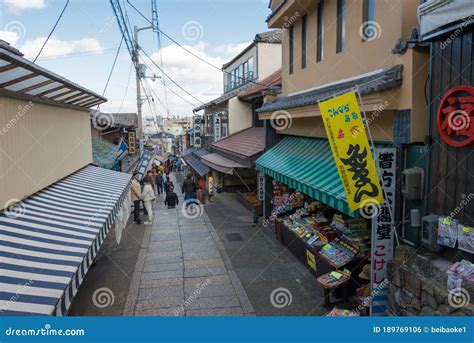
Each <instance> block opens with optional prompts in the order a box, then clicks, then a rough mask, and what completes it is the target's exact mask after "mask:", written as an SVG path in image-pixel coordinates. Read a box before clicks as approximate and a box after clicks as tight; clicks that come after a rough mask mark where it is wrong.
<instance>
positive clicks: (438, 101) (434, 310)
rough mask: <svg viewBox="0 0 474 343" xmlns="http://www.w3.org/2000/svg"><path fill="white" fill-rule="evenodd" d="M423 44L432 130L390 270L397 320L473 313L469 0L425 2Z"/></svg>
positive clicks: (472, 32)
mask: <svg viewBox="0 0 474 343" xmlns="http://www.w3.org/2000/svg"><path fill="white" fill-rule="evenodd" d="M418 15H419V25H420V41H422V42H424V43H427V44H429V45H430V69H429V79H428V81H427V85H428V87H427V95H428V97H429V105H428V106H427V108H426V112H427V114H428V116H429V118H428V121H427V122H428V123H429V132H428V136H427V139H426V143H427V146H426V149H425V150H424V153H423V154H420V156H419V158H417V160H419V161H420V162H421V163H420V162H419V163H418V167H419V168H421V169H422V170H423V171H424V176H425V187H424V193H423V198H422V199H418V200H416V201H415V200H412V201H411V207H410V208H411V210H412V211H414V214H413V216H412V217H411V218H407V221H408V222H409V225H407V226H406V227H405V230H404V232H403V238H404V242H405V243H406V244H404V245H401V246H399V247H398V248H397V249H396V251H395V260H394V261H393V263H392V265H391V268H390V270H391V275H390V287H389V306H390V308H389V309H390V312H391V313H393V314H395V315H425V316H426V315H430V316H431V315H443V316H447V315H473V314H474V305H473V302H474V281H473V280H472V278H469V273H473V268H472V262H473V261H474V201H473V200H474V185H473V183H472V180H473V178H472V170H473V168H474V155H473V149H472V147H473V146H472V142H473V140H474V124H473V119H474V107H473V103H474V87H473V84H474V66H473V55H472V54H473V51H474V50H473V38H474V8H473V6H472V3H471V2H469V1H457V0H454V1H449V2H445V1H437V0H436V1H422V4H421V5H420V6H419V7H418Z"/></svg>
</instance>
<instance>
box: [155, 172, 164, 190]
mask: <svg viewBox="0 0 474 343" xmlns="http://www.w3.org/2000/svg"><path fill="white" fill-rule="evenodd" d="M163 182H164V180H163V173H161V172H158V174H157V175H156V178H155V183H156V187H157V189H158V194H161V193H163Z"/></svg>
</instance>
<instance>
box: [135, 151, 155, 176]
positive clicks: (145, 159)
mask: <svg viewBox="0 0 474 343" xmlns="http://www.w3.org/2000/svg"><path fill="white" fill-rule="evenodd" d="M152 157H153V154H152V153H151V152H149V151H144V152H143V154H142V155H141V156H140V160H139V161H138V163H137V167H136V169H135V172H136V173H138V175H139V176H140V180H143V178H144V177H145V174H146V171H147V170H148V166H149V165H150V163H151V159H152Z"/></svg>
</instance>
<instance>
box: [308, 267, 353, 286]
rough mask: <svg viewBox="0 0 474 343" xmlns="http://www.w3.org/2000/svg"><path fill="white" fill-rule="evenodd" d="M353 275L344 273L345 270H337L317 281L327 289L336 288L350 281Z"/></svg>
mask: <svg viewBox="0 0 474 343" xmlns="http://www.w3.org/2000/svg"><path fill="white" fill-rule="evenodd" d="M350 277H351V274H350V273H348V272H346V271H343V270H336V271H333V272H330V273H327V274H324V275H321V276H320V277H318V278H317V279H316V280H317V281H318V282H319V283H320V284H321V285H323V286H324V287H327V288H336V287H338V286H340V285H342V284H344V283H346V282H347V281H349V279H350Z"/></svg>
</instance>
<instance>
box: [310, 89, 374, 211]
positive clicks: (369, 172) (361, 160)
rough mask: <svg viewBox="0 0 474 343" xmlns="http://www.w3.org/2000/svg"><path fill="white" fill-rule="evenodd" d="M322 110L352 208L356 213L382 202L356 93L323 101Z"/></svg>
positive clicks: (320, 106)
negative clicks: (360, 209) (362, 208)
mask: <svg viewBox="0 0 474 343" xmlns="http://www.w3.org/2000/svg"><path fill="white" fill-rule="evenodd" d="M319 108H320V111H321V115H322V118H323V122H324V126H325V128H326V133H327V136H328V139H329V143H330V145H331V150H332V153H333V156H334V160H335V162H336V166H337V170H338V172H339V176H340V178H341V180H342V183H343V185H344V190H345V193H346V197H347V201H348V203H349V208H350V209H351V210H352V211H356V210H358V209H359V208H361V207H365V206H368V205H374V204H380V203H382V202H383V192H382V189H381V188H380V182H379V180H378V178H377V172H376V169H375V163H374V160H373V158H372V153H371V151H370V146H369V141H368V139H367V134H366V132H365V127H364V124H363V122H362V117H361V113H360V109H359V105H358V104H357V98H356V94H355V93H354V92H349V93H346V94H343V95H340V96H338V97H335V98H333V99H330V100H327V101H324V102H321V103H320V104H319Z"/></svg>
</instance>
